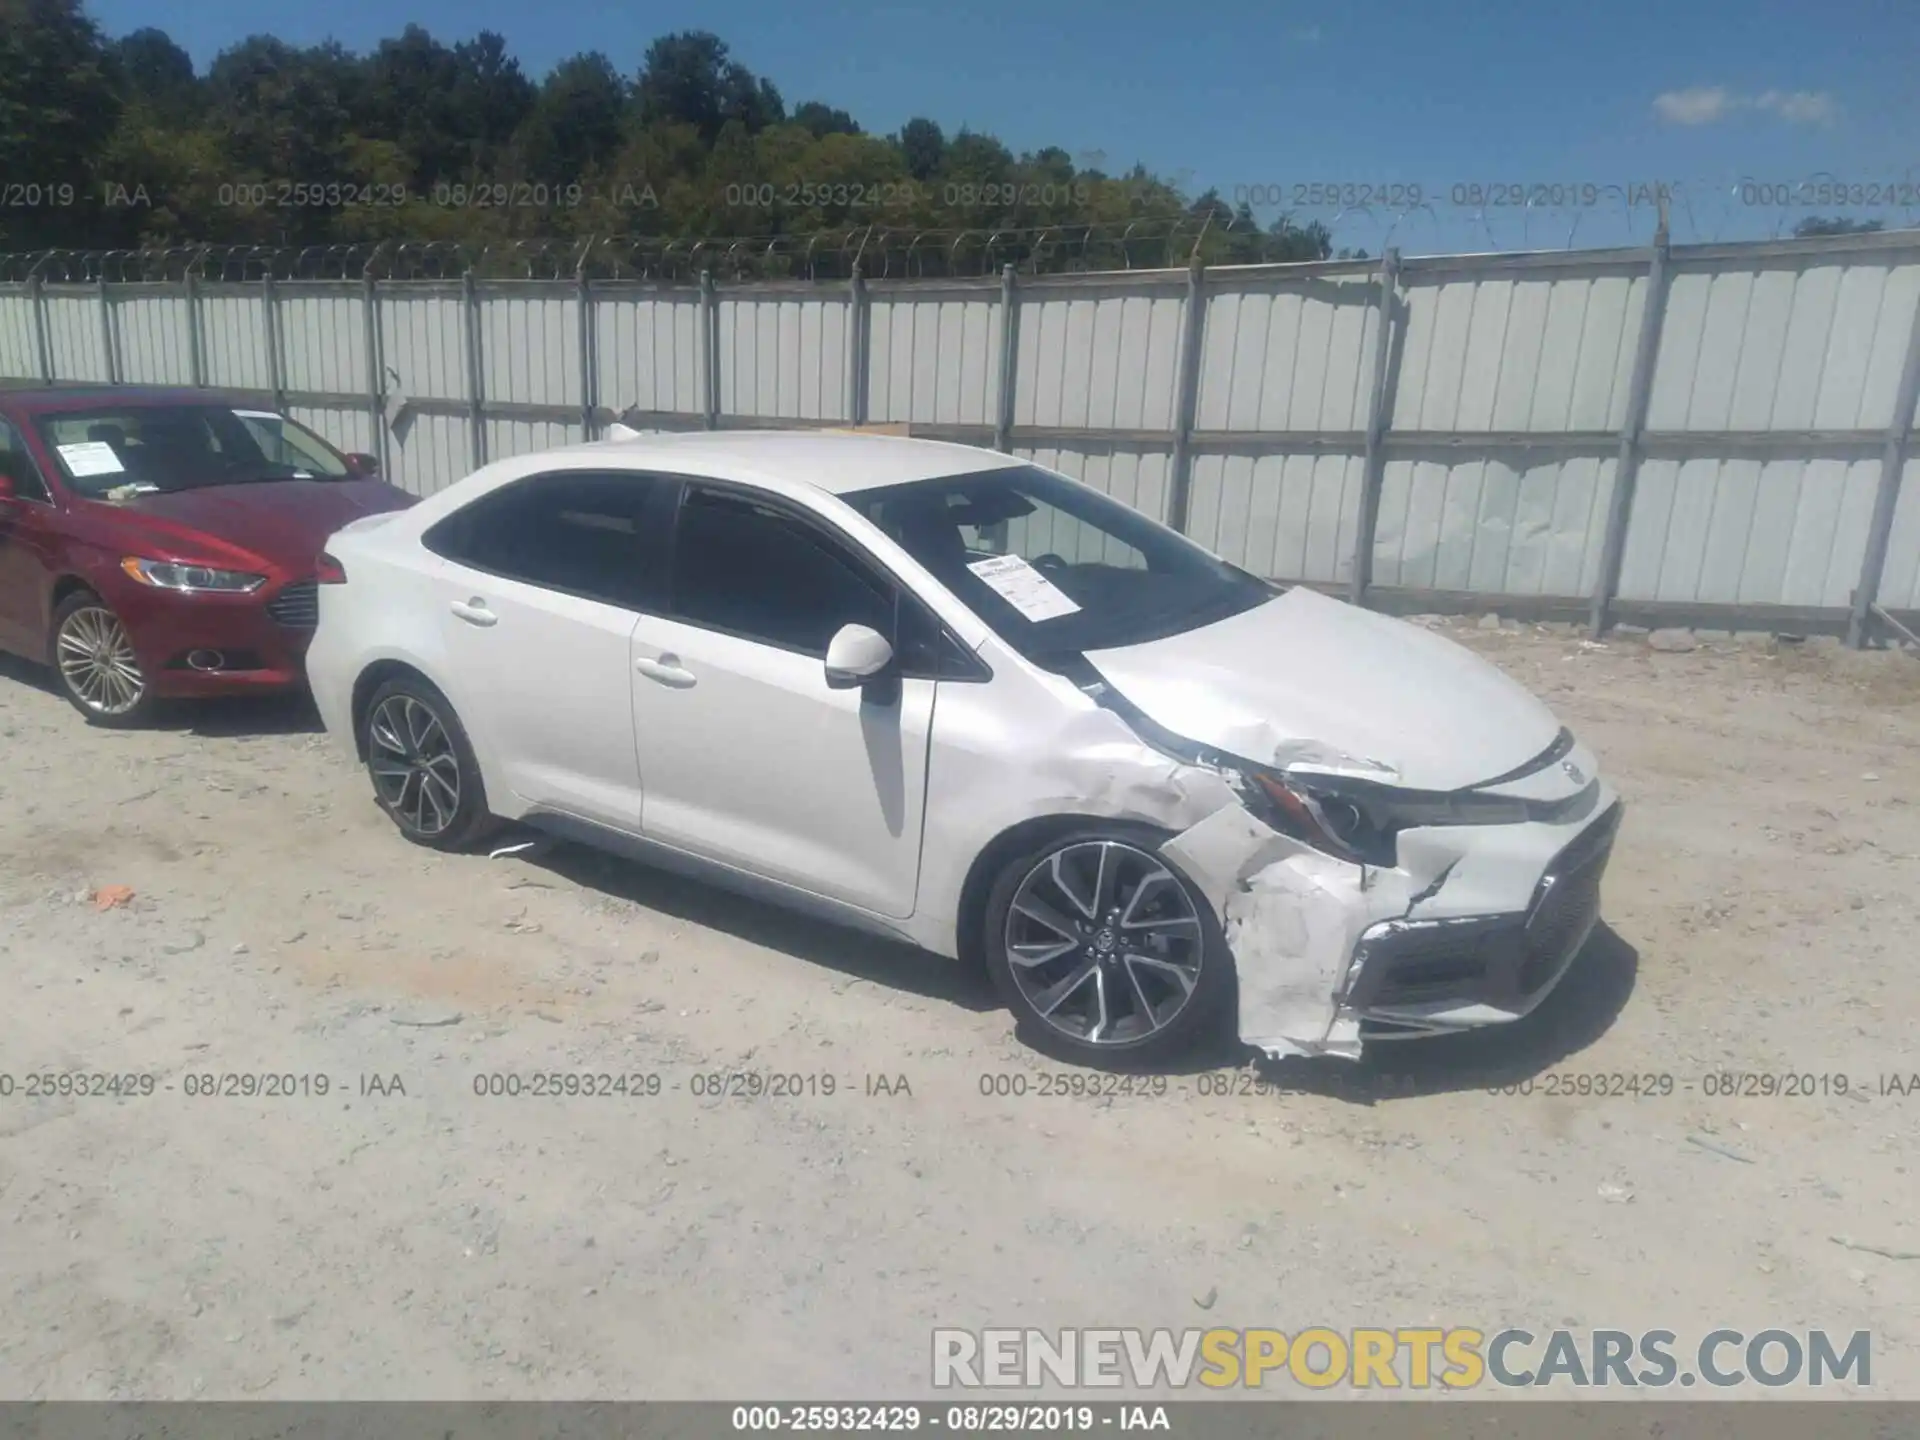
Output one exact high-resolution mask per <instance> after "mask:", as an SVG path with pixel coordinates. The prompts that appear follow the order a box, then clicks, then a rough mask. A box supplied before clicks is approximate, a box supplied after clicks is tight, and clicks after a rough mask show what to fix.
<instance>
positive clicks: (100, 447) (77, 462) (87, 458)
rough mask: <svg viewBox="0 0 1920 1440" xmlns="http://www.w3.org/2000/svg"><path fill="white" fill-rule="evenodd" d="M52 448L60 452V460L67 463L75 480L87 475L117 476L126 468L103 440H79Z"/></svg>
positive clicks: (111, 447)
mask: <svg viewBox="0 0 1920 1440" xmlns="http://www.w3.org/2000/svg"><path fill="white" fill-rule="evenodd" d="M53 448H54V449H56V450H58V451H59V452H60V458H61V459H62V460H64V461H66V462H67V469H68V470H70V471H72V472H73V477H74V478H75V479H76V480H78V479H81V478H83V477H85V476H88V475H119V474H122V473H124V472H125V470H126V468H127V467H126V466H124V465H122V464H121V463H120V457H119V456H118V455H116V454H114V453H113V446H111V445H109V444H108V443H107V442H106V441H104V440H79V441H76V442H74V443H73V444H71V445H56V446H54V447H53Z"/></svg>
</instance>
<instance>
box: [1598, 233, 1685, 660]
mask: <svg viewBox="0 0 1920 1440" xmlns="http://www.w3.org/2000/svg"><path fill="white" fill-rule="evenodd" d="M1666 318H1667V227H1666V226H1665V224H1662V225H1661V226H1660V229H1659V230H1658V231H1657V232H1656V233H1655V235H1654V237H1653V253H1652V255H1651V256H1650V257H1649V259H1648V261H1647V293H1646V297H1645V299H1644V301H1643V302H1642V305H1641V309H1640V344H1639V346H1638V347H1637V348H1636V349H1635V350H1634V353H1633V375H1632V378H1631V379H1629V380H1628V382H1627V415H1626V419H1625V420H1624V421H1623V422H1622V424H1621V426H1620V448H1619V450H1618V451H1617V452H1616V454H1615V457H1614V462H1613V494H1612V496H1611V497H1609V500H1608V503H1607V534H1606V539H1605V540H1604V542H1603V543H1602V545H1601V549H1600V575H1599V578H1598V579H1597V580H1596V581H1595V582H1594V586H1593V606H1592V612H1591V614H1590V615H1589V617H1588V619H1589V625H1588V628H1589V630H1590V631H1591V632H1592V634H1593V637H1594V639H1596V640H1597V639H1599V638H1600V637H1601V636H1602V635H1604V634H1606V632H1607V626H1608V625H1609V624H1610V623H1611V616H1610V612H1611V610H1612V608H1613V602H1614V598H1615V597H1616V596H1617V595H1618V594H1619V592H1620V564H1621V561H1622V560H1623V559H1624V558H1625V556H1626V553H1627V526H1628V525H1630V524H1631V523H1632V521H1633V488H1634V482H1635V481H1636V480H1638V479H1639V476H1640V441H1641V437H1642V435H1643V434H1644V433H1645V431H1646V428H1647V404H1648V402H1649V400H1650V399H1651V397H1652V395H1653V367H1654V366H1655V365H1656V364H1657V363H1658V362H1659V359H1660V330H1661V327H1662V326H1663V325H1664V324H1665V323H1666Z"/></svg>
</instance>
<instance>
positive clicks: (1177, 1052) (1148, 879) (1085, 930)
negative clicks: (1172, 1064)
mask: <svg viewBox="0 0 1920 1440" xmlns="http://www.w3.org/2000/svg"><path fill="white" fill-rule="evenodd" d="M1161 838H1162V837H1161V836H1160V835H1158V834H1157V833H1155V832H1154V831H1152V830H1150V829H1148V828H1147V827H1145V826H1136V825H1128V824H1124V823H1120V822H1114V823H1110V824H1097V825H1089V826H1087V827H1084V828H1081V829H1076V830H1073V831H1070V832H1068V833H1066V834H1063V835H1058V836H1056V837H1054V838H1053V839H1051V840H1048V841H1047V842H1046V843H1045V844H1044V845H1041V846H1039V847H1037V848H1035V849H1033V850H1031V851H1029V852H1027V853H1026V854H1024V855H1021V856H1019V857H1017V858H1016V859H1015V860H1013V861H1012V862H1011V863H1010V864H1009V865H1007V867H1006V868H1005V869H1004V870H1002V871H1001V873H1000V875H999V878H998V879H997V880H996V881H995V882H994V885H993V888H992V890H991V891H990V892H989V893H988V897H987V916H986V928H985V942H986V960H987V970H988V972H989V973H990V974H991V975H992V976H993V981H994V985H995V987H996V988H997V989H998V990H999V992H1000V996H1001V998H1002V999H1003V1000H1004V1001H1005V1002H1006V1004H1007V1007H1008V1008H1009V1009H1010V1010H1012V1011H1013V1014H1014V1019H1015V1022H1016V1024H1017V1025H1018V1027H1019V1030H1020V1032H1021V1035H1022V1037H1023V1038H1024V1039H1026V1040H1027V1042H1028V1043H1029V1044H1031V1045H1033V1046H1034V1048H1035V1049H1038V1050H1041V1051H1043V1052H1045V1053H1048V1054H1051V1055H1055V1056H1057V1057H1058V1058H1061V1059H1064V1060H1071V1061H1074V1062H1076V1063H1080V1064H1091V1065H1096V1066H1104V1065H1116V1064H1118V1065H1126V1066H1140V1067H1152V1066H1156V1065H1163V1064H1166V1063H1167V1062H1169V1061H1171V1060H1174V1059H1176V1058H1178V1057H1179V1056H1181V1055H1183V1054H1185V1053H1186V1052H1187V1051H1189V1050H1191V1049H1192V1048H1193V1047H1194V1046H1195V1045H1196V1044H1197V1043H1199V1042H1200V1041H1201V1040H1202V1039H1205V1038H1207V1037H1209V1036H1211V1035H1213V1034H1214V1033H1216V1032H1217V1030H1218V1028H1219V1026H1220V1024H1221V1022H1222V1020H1223V1017H1224V1014H1225V1011H1226V1009H1227V1007H1228V1005H1229V1004H1230V1002H1231V1000H1232V997H1233V994H1234V976H1233V958H1232V956H1231V955H1230V954H1229V953H1228V951H1227V946H1226V939H1225V937H1224V936H1223V935H1222V934H1221V931H1220V925H1219V922H1218V920H1216V919H1215V917H1214V914H1213V910H1212V907H1211V906H1209V905H1208V903H1207V901H1206V898H1205V897H1204V896H1203V895H1201V894H1200V892H1199V891H1198V890H1197V889H1196V888H1195V887H1194V885H1193V883H1192V882H1191V881H1189V880H1188V879H1187V878H1186V877H1185V876H1184V875H1182V874H1180V872H1179V871H1178V870H1176V869H1174V868H1173V867H1172V866H1170V865H1168V864H1167V863H1166V861H1164V860H1162V859H1161V858H1160V842H1161Z"/></svg>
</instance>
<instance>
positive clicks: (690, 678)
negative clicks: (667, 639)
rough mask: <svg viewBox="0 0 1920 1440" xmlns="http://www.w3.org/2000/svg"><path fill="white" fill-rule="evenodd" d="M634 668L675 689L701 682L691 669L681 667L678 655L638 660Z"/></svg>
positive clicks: (684, 688) (685, 688)
mask: <svg viewBox="0 0 1920 1440" xmlns="http://www.w3.org/2000/svg"><path fill="white" fill-rule="evenodd" d="M633 668H634V669H636V670H638V671H639V672H640V673H641V674H642V675H644V676H646V677H647V678H648V679H649V680H658V681H659V682H660V683H661V684H662V685H670V686H672V687H673V688H674V689H675V690H687V689H691V688H692V687H693V686H694V685H696V684H697V683H699V682H698V680H697V679H696V678H695V676H694V673H693V672H692V671H691V670H683V669H681V667H680V657H679V656H678V655H662V656H661V657H660V658H659V659H658V660H636V661H634V662H633Z"/></svg>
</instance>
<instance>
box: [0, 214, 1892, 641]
mask: <svg viewBox="0 0 1920 1440" xmlns="http://www.w3.org/2000/svg"><path fill="white" fill-rule="evenodd" d="M1383 337H1384V339H1385V341H1386V343H1385V344H1384V345H1383V344H1382V339H1383ZM0 373H4V374H6V375H8V376H12V377H18V378H27V379H31V378H39V379H47V380H57V381H63V382H64V381H117V382H159V383H170V384H204V385H214V386H220V387H226V388H242V389H247V390H252V391H257V392H259V393H260V394H261V396H262V397H263V398H264V397H268V396H271V397H272V398H273V399H274V400H275V401H276V402H277V403H279V404H281V405H283V406H285V407H286V408H287V409H288V410H289V411H290V412H291V413H292V414H294V415H295V416H297V417H298V418H300V419H302V420H304V421H306V422H307V423H309V424H311V425H313V426H314V427H315V428H316V429H318V430H320V431H321V432H322V433H323V434H325V435H326V436H328V437H329V438H330V439H331V440H333V441H334V442H335V443H336V444H338V445H339V446H341V447H342V448H344V449H350V450H363V451H371V452H373V453H376V454H378V455H380V457H381V459H382V461H383V463H384V464H385V466H386V468H387V473H388V474H389V475H391V476H392V477H393V478H394V479H395V480H396V481H397V483H399V484H402V485H404V486H406V487H407V488H409V489H411V490H415V491H418V492H421V493H426V492H430V491H433V490H436V489H438V488H440V487H441V486H444V485H446V484H448V483H450V482H451V481H453V480H455V479H457V478H459V477H460V476H462V475H464V474H466V473H467V472H468V471H469V470H471V469H473V468H474V467H475V466H477V465H479V464H481V463H483V462H485V461H486V460H489V459H497V458H499V457H501V456H504V455H511V454H516V453H521V452H525V451H529V450H536V449H541V448H545V447H548V446H553V445H559V444H565V443H569V442H574V441H578V440H581V439H585V438H590V437H592V436H593V435H595V434H597V433H598V432H599V431H600V430H601V429H603V428H604V427H605V425H606V424H608V423H609V422H610V421H612V420H614V419H616V418H617V419H620V420H622V421H623V422H624V423H626V424H629V425H634V426H638V427H642V428H646V427H654V428H680V427H695V428H697V427H731V426H766V425H813V424H847V423H883V422H907V423H909V424H910V425H911V427H912V430H913V433H915V434H926V435H929V436H935V437H939V438H949V439H956V440H963V441H968V442H972V443H977V444H982V445H990V446H993V447H995V448H998V449H1002V450H1007V451H1011V452H1013V453H1015V454H1019V455H1023V456H1029V457H1032V458H1034V459H1036V460H1038V461H1040V462H1041V463H1043V464H1047V465H1050V466H1054V467H1056V468H1058V469H1061V470H1064V471H1066V472H1068V473H1070V474H1074V475H1077V476H1079V477H1081V478H1082V479H1084V480H1087V481H1088V482H1090V483H1092V484H1094V485H1097V486H1099V487H1100V488H1102V489H1104V490H1106V491H1108V492H1109V493H1111V494H1113V495H1115V496H1116V497H1118V498H1120V499H1122V500H1125V501H1126V502H1128V503H1129V504H1131V505H1134V506H1137V507H1138V508H1140V509H1142V510H1144V511H1146V512H1148V513H1150V514H1152V515H1155V516H1157V517H1159V518H1161V519H1164V520H1166V521H1168V522H1169V523H1172V524H1175V525H1178V526H1180V527H1182V528H1184V529H1185V530H1186V531H1187V532H1188V533H1190V534H1192V535H1194V536H1195V537H1196V538H1198V539H1199V540H1200V541H1201V542H1202V543H1204V544H1206V545H1207V546H1209V547H1210V548H1212V549H1214V550H1215V551H1217V552H1218V553H1220V554H1222V555H1224V556H1226V557H1227V558H1229V559H1231V560H1234V561H1236V562H1238V563H1240V564H1242V565H1244V566H1246V567H1247V568H1249V569H1252V570H1257V571H1259V572H1261V573H1263V574H1266V575H1268V576H1271V577H1274V578H1277V579H1283V580H1292V581H1304V582H1309V583H1314V584H1319V585H1324V586H1328V587H1332V588H1337V589H1339V590H1341V591H1343V592H1345V593H1350V594H1352V595H1354V596H1355V597H1356V598H1361V599H1364V600H1365V601H1366V602H1367V603H1370V604H1375V605H1380V606H1383V607H1387V608H1394V609H1400V610H1406V609H1429V610H1439V609H1451V610H1461V609H1474V610H1478V609H1499V610H1501V611H1503V612H1504V613H1510V614H1521V615H1528V614H1531V615H1535V616H1541V617H1556V616H1557V617H1560V618H1573V617H1579V618H1583V619H1590V620H1592V621H1593V623H1594V624H1595V625H1601V624H1604V623H1605V622H1606V621H1608V620H1609V619H1635V620H1641V621H1643V622H1644V623H1669V624H1689V623H1691V624H1703V625H1714V626H1725V627H1728V628H1734V627H1740V626H1749V625H1772V626H1777V627H1781V628H1789V629H1816V630H1817V629H1839V628H1845V627H1847V626H1848V625H1849V622H1851V630H1852V633H1853V636H1854V638H1855V639H1856V640H1857V639H1859V638H1860V637H1861V636H1862V635H1863V634H1866V633H1868V632H1869V631H1870V630H1871V629H1872V627H1873V624H1874V617H1873V615H1872V605H1873V603H1874V602H1875V600H1876V599H1877V601H1878V603H1879V604H1881V605H1884V606H1885V607H1886V608H1887V609H1888V610H1890V611H1892V612H1894V613H1895V614H1901V613H1902V612H1908V611H1913V610H1915V609H1917V608H1920V484H1915V483H1912V481H1911V480H1910V479H1909V481H1908V483H1906V484H1904V485H1902V483H1901V481H1902V479H1903V478H1907V477H1906V474H1905V472H1908V471H1910V469H1911V468H1912V467H1913V466H1915V465H1920V458H1914V459H1910V458H1909V454H1910V447H1909V443H1908V442H1909V437H1910V434H1911V430H1912V426H1913V420H1914V409H1915V397H1916V393H1917V392H1920V232H1896V233H1892V234H1879V235H1864V236H1848V237H1838V238H1830V239H1818V240H1793V241H1770V242H1765V243H1758V244H1729V245H1703V246H1686V247H1673V248H1669V247H1667V246H1665V245H1656V246H1655V247H1653V248H1652V249H1650V250H1614V251H1586V252H1580V251H1567V252H1549V253H1537V254H1522V255H1473V256H1441V257H1429V258H1419V259H1407V260H1404V261H1403V260H1401V259H1400V258H1399V257H1398V256H1397V255H1395V254H1393V253H1389V254H1388V256H1387V257H1386V258H1385V259H1384V260H1376V261H1357V262H1345V261H1336V262H1328V263H1322V264H1313V265H1285V266H1248V267H1232V268H1226V269H1213V270H1205V271H1203V270H1200V269H1198V268H1195V269H1193V270H1189V271H1178V270H1176V271H1167V270H1156V271H1125V272H1113V273H1098V274H1077V275H1045V276H1036V277H1025V276H1021V277H1016V276H1015V275H1014V274H1013V273H1012V272H1010V271H1009V272H1006V273H1003V274H1002V275H1001V276H999V277H998V278H989V279H982V280H973V279H948V280H938V281H906V280H891V281H878V280H875V281H863V280H861V279H859V278H855V279H854V280H853V281H851V282H830V283H828V282H822V283H812V282H767V283H753V284H739V285H723V286H716V285H715V284H714V283H713V282H712V280H711V278H706V279H703V281H702V283H701V284H700V285H698V286H693V285H653V284H647V283H642V282H632V281H602V280H589V279H584V278H583V279H580V280H577V281H563V282H555V281H542V280H520V281H506V280H476V279H475V278H473V277H471V276H469V277H467V278H466V279H464V280H455V281H420V280H395V281H380V280H372V279H367V280H362V281H288V280H278V281H275V280H265V281H261V282H257V283H246V284H217V283H208V282H204V281H201V282H196V281H194V280H191V279H190V280H188V281H186V282H185V283H183V284H171V285H167V284H108V283H100V284H96V285H86V286H74V285H56V284H42V283H40V281H38V280H37V279H36V280H30V281H29V282H28V283H26V284H24V285H6V286H0Z"/></svg>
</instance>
